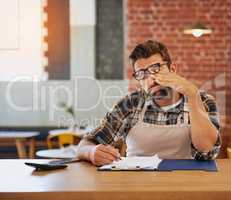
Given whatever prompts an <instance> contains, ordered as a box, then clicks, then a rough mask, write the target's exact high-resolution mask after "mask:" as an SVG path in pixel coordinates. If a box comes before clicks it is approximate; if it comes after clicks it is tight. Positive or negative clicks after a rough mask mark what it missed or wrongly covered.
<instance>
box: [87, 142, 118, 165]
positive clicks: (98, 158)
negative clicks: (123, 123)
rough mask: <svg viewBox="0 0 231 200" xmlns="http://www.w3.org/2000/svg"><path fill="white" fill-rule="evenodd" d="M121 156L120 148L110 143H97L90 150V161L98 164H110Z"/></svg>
mask: <svg viewBox="0 0 231 200" xmlns="http://www.w3.org/2000/svg"><path fill="white" fill-rule="evenodd" d="M119 158H120V153H119V151H118V149H115V148H114V147H112V146H109V145H103V144H99V145H96V146H95V147H94V148H92V150H91V152H90V161H91V162H92V163H93V164H94V165H96V166H101V165H106V164H110V163H112V162H113V161H114V160H117V159H119Z"/></svg>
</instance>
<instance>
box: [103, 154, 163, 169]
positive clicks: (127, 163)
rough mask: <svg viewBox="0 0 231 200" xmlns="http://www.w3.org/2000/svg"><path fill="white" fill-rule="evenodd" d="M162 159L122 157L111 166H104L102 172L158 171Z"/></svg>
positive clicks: (153, 157)
mask: <svg viewBox="0 0 231 200" xmlns="http://www.w3.org/2000/svg"><path fill="white" fill-rule="evenodd" d="M160 162H161V159H159V157H158V156H157V155H155V156H134V157H122V158H121V160H118V161H114V162H112V163H111V164H109V165H103V166H102V167H100V168H99V169H100V170H110V169H112V170H113V169H115V170H116V169H117V170H127V169H128V170H129V169H153V170H154V169H157V168H158V165H159V163H160Z"/></svg>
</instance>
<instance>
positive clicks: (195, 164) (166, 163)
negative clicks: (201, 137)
mask: <svg viewBox="0 0 231 200" xmlns="http://www.w3.org/2000/svg"><path fill="white" fill-rule="evenodd" d="M157 170H158V171H173V170H202V171H213V172H216V171H218V169H217V164H216V161H215V160H193V159H191V160H187V159H186V160H184V159H179V160H178V159H177V160H175V159H169V160H168V159H165V160H162V161H161V162H160V164H159V166H158V169H157Z"/></svg>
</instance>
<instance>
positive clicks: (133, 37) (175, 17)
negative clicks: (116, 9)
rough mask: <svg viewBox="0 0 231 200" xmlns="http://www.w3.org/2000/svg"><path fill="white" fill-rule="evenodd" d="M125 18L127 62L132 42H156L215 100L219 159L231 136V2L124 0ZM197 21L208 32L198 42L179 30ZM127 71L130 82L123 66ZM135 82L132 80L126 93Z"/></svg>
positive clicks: (132, 46)
mask: <svg viewBox="0 0 231 200" xmlns="http://www.w3.org/2000/svg"><path fill="white" fill-rule="evenodd" d="M126 17H127V24H126V28H127V32H126V58H127V57H128V55H129V52H130V51H131V49H132V48H134V46H135V45H136V44H137V43H139V42H143V41H145V40H147V39H155V40H159V41H161V42H163V43H165V44H166V45H167V47H168V48H169V51H170V54H171V56H172V60H173V61H174V62H175V63H176V65H177V66H178V72H179V73H180V74H181V75H182V76H184V77H186V78H188V79H189V80H191V81H192V82H194V83H195V84H196V85H197V86H198V87H202V88H204V89H206V90H207V91H208V92H209V93H211V94H213V95H214V96H215V97H216V99H217V102H218V105H219V108H220V113H221V119H222V120H221V121H222V125H223V130H222V138H223V152H222V154H221V156H222V157H224V156H225V151H224V149H225V147H226V146H227V144H228V139H229V135H231V130H230V127H229V126H228V124H230V122H231V120H230V118H231V98H230V97H231V90H230V88H231V79H230V77H231V66H230V63H231V0H190V1H185V0H174V1H168V0H163V1H159V0H127V1H126ZM197 21H201V22H203V23H204V24H206V25H207V26H209V27H211V28H212V29H213V33H212V34H211V35H205V36H202V37H200V38H195V37H193V36H191V35H184V34H183V32H182V30H183V29H184V28H185V27H188V26H190V25H191V24H193V23H195V22H197ZM126 66H127V68H126V71H127V77H128V78H129V79H131V78H132V68H131V66H130V65H129V63H128V61H127V62H126ZM134 83H135V81H134V80H132V79H131V84H130V89H133V88H134ZM225 116H226V117H225Z"/></svg>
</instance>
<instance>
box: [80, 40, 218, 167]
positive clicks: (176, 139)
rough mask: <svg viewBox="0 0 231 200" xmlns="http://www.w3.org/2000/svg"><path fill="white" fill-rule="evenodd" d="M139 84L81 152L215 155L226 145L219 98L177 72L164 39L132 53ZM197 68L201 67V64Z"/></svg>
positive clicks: (97, 159) (105, 156) (96, 158)
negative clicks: (123, 144) (120, 148)
mask: <svg viewBox="0 0 231 200" xmlns="http://www.w3.org/2000/svg"><path fill="white" fill-rule="evenodd" d="M129 58H130V60H131V64H132V66H133V69H134V74H133V76H134V78H135V79H136V80H137V81H138V82H139V85H140V90H137V91H135V92H133V93H131V94H129V95H127V96H126V97H124V98H123V99H122V100H121V101H119V102H118V103H117V104H116V105H115V107H114V108H113V110H112V111H111V112H108V113H107V114H106V117H105V119H104V120H103V122H102V124H101V125H100V126H99V127H98V128H96V129H95V130H94V131H92V132H90V133H89V134H87V135H86V137H85V138H84V139H83V140H82V141H81V142H80V144H79V147H78V150H77V156H78V158H80V159H82V160H87V161H90V162H92V163H93V164H94V165H97V166H100V165H104V164H109V163H111V162H112V161H114V160H116V159H118V158H119V157H120V155H119V152H118V150H117V149H116V148H115V146H116V145H115V144H116V141H117V140H118V139H121V138H122V139H123V141H124V142H126V145H127V151H126V154H127V156H151V155H154V154H157V155H158V156H159V157H160V158H162V159H171V158H172V159H183V158H185V159H190V158H192V159H200V160H207V159H214V158H215V157H216V156H217V155H218V153H219V149H220V146H221V139H220V134H219V129H220V125H219V119H218V113H217V107H216V103H215V101H214V99H213V98H212V97H211V96H209V95H207V94H205V93H204V92H199V90H198V88H197V87H196V86H195V85H193V84H192V83H191V82H189V81H188V80H186V79H185V78H183V77H181V76H180V75H178V74H177V67H176V65H174V64H172V61H171V58H170V55H169V53H168V50H167V48H166V47H165V45H164V44H162V43H160V42H157V41H151V40H149V41H147V42H144V43H142V44H139V45H137V46H136V47H135V48H134V50H133V51H132V53H131V55H130V57H129ZM195 70H196V69H195Z"/></svg>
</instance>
